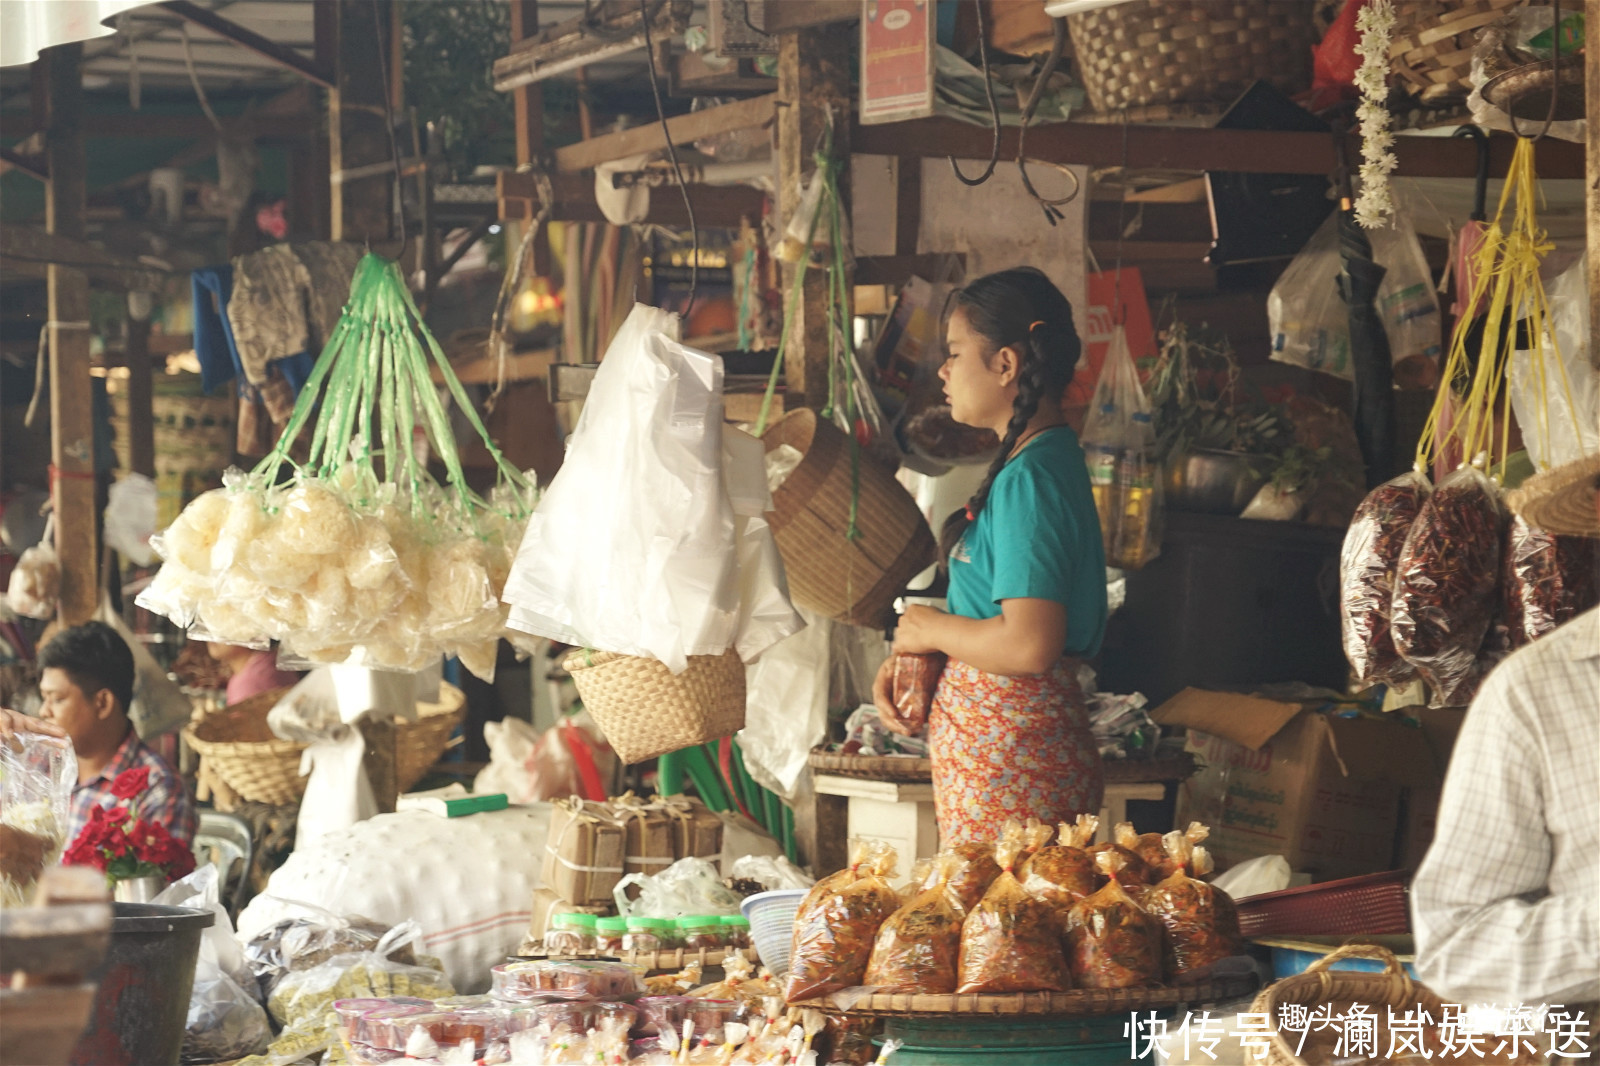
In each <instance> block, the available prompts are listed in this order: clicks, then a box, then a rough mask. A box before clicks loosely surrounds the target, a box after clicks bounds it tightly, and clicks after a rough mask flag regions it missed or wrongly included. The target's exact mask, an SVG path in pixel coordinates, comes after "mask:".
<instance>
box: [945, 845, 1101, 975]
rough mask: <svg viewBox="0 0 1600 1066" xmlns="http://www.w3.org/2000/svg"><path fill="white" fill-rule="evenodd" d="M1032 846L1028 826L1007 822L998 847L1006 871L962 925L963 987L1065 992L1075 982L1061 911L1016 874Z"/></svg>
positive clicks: (996, 848) (960, 968)
mask: <svg viewBox="0 0 1600 1066" xmlns="http://www.w3.org/2000/svg"><path fill="white" fill-rule="evenodd" d="M1047 832H1048V831H1047ZM1027 850H1028V838H1027V835H1026V831H1025V830H1024V829H1023V828H1022V827H1021V826H1019V825H1016V824H1015V823H1013V824H1012V825H1009V826H1007V827H1006V831H1005V834H1004V836H1003V837H1002V839H1001V841H1000V843H999V844H998V845H996V847H995V861H996V862H997V863H999V865H1000V876H999V877H997V878H995V880H994V884H992V885H990V886H989V891H987V892H985V893H984V895H983V900H982V901H981V902H980V903H979V904H978V905H977V907H975V908H974V909H973V911H972V913H971V914H968V915H967V918H966V922H965V923H964V924H963V926H962V929H961V960H960V967H959V982H960V983H959V985H958V987H957V988H956V991H957V992H960V993H963V994H965V993H969V992H1065V991H1067V990H1068V989H1069V988H1071V987H1072V980H1071V977H1070V976H1069V974H1068V971H1067V962H1066V959H1065V958H1064V957H1063V956H1062V954H1061V941H1060V938H1059V935H1058V929H1059V926H1058V924H1057V920H1056V916H1055V913H1054V912H1053V911H1052V910H1051V908H1050V907H1049V906H1048V905H1047V904H1045V903H1044V902H1042V901H1041V900H1038V899H1035V898H1034V897H1033V896H1032V895H1030V894H1029V893H1028V891H1027V889H1025V888H1023V887H1022V884H1021V882H1019V881H1018V880H1017V878H1016V876H1015V874H1014V873H1013V871H1014V870H1015V869H1016V865H1017V862H1018V860H1019V859H1020V858H1021V857H1022V856H1023V855H1024V853H1025V852H1026V851H1027Z"/></svg>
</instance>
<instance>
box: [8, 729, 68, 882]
mask: <svg viewBox="0 0 1600 1066" xmlns="http://www.w3.org/2000/svg"><path fill="white" fill-rule="evenodd" d="M77 783H78V760H77V758H76V757H75V756H74V755H73V753H72V745H71V744H69V743H67V742H65V741H61V740H57V739H55V738H54V737H47V736H44V735H42V734H39V733H18V734H17V735H16V738H15V740H14V741H13V742H9V743H0V825H3V826H5V827H7V829H8V830H9V832H8V833H7V836H9V837H10V838H11V839H9V840H8V841H7V842H6V843H7V848H6V855H5V862H4V863H3V864H0V907H18V906H22V905H23V904H26V903H27V902H28V899H29V897H30V896H32V894H33V888H34V885H35V883H36V882H37V881H38V879H39V874H40V873H41V872H43V870H44V868H45V867H47V866H54V865H55V864H56V862H57V861H59V860H60V858H61V852H62V851H63V850H64V849H65V848H66V846H67V843H68V841H67V825H68V823H69V821H70V818H71V814H72V790H73V788H74V787H75V786H76V785H77Z"/></svg>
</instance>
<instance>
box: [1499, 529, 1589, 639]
mask: <svg viewBox="0 0 1600 1066" xmlns="http://www.w3.org/2000/svg"><path fill="white" fill-rule="evenodd" d="M1596 547H1597V545H1596V543H1595V541H1594V540H1592V539H1591V538H1588V537H1558V536H1556V535H1555V534H1553V533H1546V532H1545V531H1544V530H1542V529H1534V528H1533V527H1531V526H1529V525H1528V523H1527V522H1526V521H1525V520H1523V519H1522V518H1521V517H1520V516H1518V517H1515V518H1513V519H1512V520H1511V527H1510V529H1509V531H1508V532H1507V534H1506V553H1505V562H1504V565H1503V568H1502V572H1501V576H1502V582H1503V586H1502V589H1501V593H1502V595H1501V617H1502V620H1503V624H1504V625H1505V627H1506V630H1507V644H1508V647H1509V648H1511V649H1516V648H1520V647H1522V646H1523V645H1524V644H1527V643H1529V642H1531V641H1535V640H1538V639H1539V638H1540V637H1542V636H1544V635H1545V634H1546V633H1549V632H1550V631H1552V630H1554V629H1557V628H1559V627H1560V626H1563V625H1566V624H1567V623H1568V622H1570V621H1571V620H1572V619H1573V618H1575V617H1576V616H1578V615H1579V614H1582V613H1583V612H1584V611H1587V610H1589V609H1590V608H1591V607H1594V606H1595V605H1596V603H1597V602H1600V572H1597V568H1596Z"/></svg>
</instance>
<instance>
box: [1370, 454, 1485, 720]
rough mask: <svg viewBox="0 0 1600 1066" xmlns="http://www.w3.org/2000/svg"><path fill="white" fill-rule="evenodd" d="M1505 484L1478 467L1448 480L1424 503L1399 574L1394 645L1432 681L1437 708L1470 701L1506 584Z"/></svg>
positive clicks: (1461, 471) (1479, 676)
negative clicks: (1502, 584)
mask: <svg viewBox="0 0 1600 1066" xmlns="http://www.w3.org/2000/svg"><path fill="white" fill-rule="evenodd" d="M1503 520H1504V512H1503V511H1502V509H1501V506H1500V494H1499V489H1498V488H1497V487H1496V486H1495V485H1494V483H1493V482H1491V481H1490V480H1489V479H1488V477H1486V476H1485V475H1484V473H1483V471H1481V470H1479V469H1477V468H1476V467H1474V466H1464V467H1462V468H1461V469H1459V470H1457V471H1456V472H1455V473H1453V474H1451V475H1450V476H1449V477H1448V478H1446V479H1445V481H1444V483H1443V484H1442V485H1440V486H1439V487H1438V488H1437V489H1435V490H1434V492H1433V495H1432V496H1430V497H1429V498H1428V499H1427V501H1426V502H1425V503H1424V504H1423V505H1422V509H1421V511H1420V512H1419V513H1418V515H1417V519H1416V521H1415V522H1414V523H1413V524H1412V526H1411V530H1410V532H1409V533H1407V535H1406V543H1405V548H1404V549H1403V550H1402V551H1401V553H1400V560H1399V564H1398V567H1397V569H1396V572H1395V587H1394V601H1393V606H1392V609H1391V610H1392V622H1393V628H1394V643H1395V648H1396V649H1397V650H1398V651H1399V652H1400V654H1401V655H1403V656H1404V657H1405V659H1406V661H1407V662H1409V663H1410V664H1411V665H1412V666H1414V667H1416V669H1417V673H1418V674H1419V675H1421V677H1422V679H1423V680H1424V681H1426V682H1427V683H1428V687H1429V690H1430V691H1431V692H1432V700H1431V705H1432V706H1435V707H1458V706H1464V705H1465V703H1466V702H1467V701H1468V700H1470V698H1471V696H1472V693H1473V691H1475V689H1476V686H1477V682H1478V681H1480V680H1481V678H1482V674H1481V672H1480V671H1479V670H1478V669H1477V660H1478V649H1479V648H1481V647H1482V646H1483V642H1484V637H1485V635H1486V634H1487V633H1488V631H1489V625H1490V623H1491V622H1492V621H1493V620H1494V616H1495V608H1496V600H1497V597H1498V595H1499V586H1500V549H1501V528H1502V523H1503Z"/></svg>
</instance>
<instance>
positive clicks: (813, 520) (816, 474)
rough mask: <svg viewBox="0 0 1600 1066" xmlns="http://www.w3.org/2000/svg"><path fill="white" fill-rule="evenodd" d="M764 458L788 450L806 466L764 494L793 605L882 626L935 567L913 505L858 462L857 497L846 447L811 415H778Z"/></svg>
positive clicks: (871, 465)
mask: <svg viewBox="0 0 1600 1066" xmlns="http://www.w3.org/2000/svg"><path fill="white" fill-rule="evenodd" d="M762 442H763V443H764V444H765V445H766V448H767V451H769V452H770V451H772V450H773V449H775V448H777V447H779V446H780V445H784V444H787V445H790V446H791V447H793V448H795V449H797V450H799V451H800V453H801V454H803V455H804V456H805V458H804V459H803V460H802V461H801V463H800V465H799V466H797V467H795V469H794V472H793V473H791V474H790V475H789V476H788V477H787V478H786V479H784V482H783V484H782V485H780V486H778V489H777V491H776V492H774V493H773V494H772V505H773V513H772V515H771V520H772V534H773V537H774V538H776V540H777V542H778V551H779V553H780V554H782V556H783V568H784V570H785V571H786V572H787V574H788V577H789V594H790V595H791V596H792V597H793V599H794V602H795V603H797V604H799V605H800V606H802V607H805V608H808V609H809V610H813V611H816V612H817V613H818V614H821V615H825V616H827V617H828V618H832V619H833V620H835V621H838V622H848V623H850V624H851V625H861V626H873V625H879V624H881V623H882V622H883V621H884V620H885V619H886V617H887V616H888V614H889V612H890V610H891V609H892V607H893V605H894V600H895V597H896V596H898V595H899V594H900V593H901V591H902V590H903V589H904V588H905V587H906V583H907V582H908V581H910V580H911V579H912V578H913V577H915V576H916V575H917V574H919V573H921V572H922V571H923V570H925V569H926V568H927V567H928V566H929V565H931V564H932V563H933V561H934V556H935V554H936V550H937V549H936V545H935V544H934V540H933V533H932V531H931V530H929V529H928V523H927V521H926V520H925V519H924V518H923V517H922V512H921V511H920V510H918V509H917V502H916V500H914V499H912V498H911V494H910V493H908V492H907V491H906V490H905V489H904V488H902V487H901V485H900V483H899V482H898V481H896V480H895V479H894V472H893V471H891V470H888V469H887V468H885V467H884V466H883V465H882V464H880V463H878V462H876V461H874V460H872V459H870V458H868V457H867V456H866V455H862V456H861V457H860V467H859V469H860V499H859V503H858V505H857V507H856V528H857V529H858V530H859V531H860V534H861V535H860V536H859V537H858V538H856V539H855V540H851V539H849V538H848V537H847V536H846V535H845V534H846V531H847V530H848V529H849V527H850V504H851V500H852V499H853V498H854V496H855V485H854V478H853V476H852V473H851V456H850V439H849V438H848V437H846V436H845V435H844V433H843V432H841V431H840V430H839V429H838V427H836V426H834V425H833V424H832V423H831V422H826V421H823V420H821V419H819V418H817V414H816V412H815V411H811V410H799V411H794V412H792V413H790V414H788V415H785V416H784V417H783V419H782V420H781V421H779V422H778V423H777V424H776V425H774V426H772V427H771V428H770V429H768V430H767V432H766V434H765V436H763V437H762Z"/></svg>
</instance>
